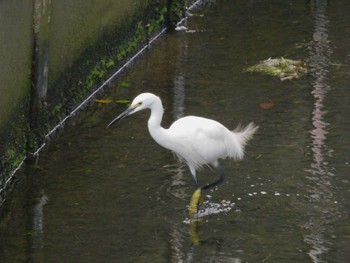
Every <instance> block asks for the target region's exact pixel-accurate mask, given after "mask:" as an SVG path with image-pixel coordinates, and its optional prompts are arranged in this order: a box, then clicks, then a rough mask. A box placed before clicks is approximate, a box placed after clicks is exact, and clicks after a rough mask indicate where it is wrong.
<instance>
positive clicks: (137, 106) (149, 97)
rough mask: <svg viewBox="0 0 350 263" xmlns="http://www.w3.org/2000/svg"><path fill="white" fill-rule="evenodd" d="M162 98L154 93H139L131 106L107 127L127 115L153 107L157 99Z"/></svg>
mask: <svg viewBox="0 0 350 263" xmlns="http://www.w3.org/2000/svg"><path fill="white" fill-rule="evenodd" d="M156 100H160V99H159V97H157V96H156V95H154V94H152V93H141V94H140V95H138V96H137V97H136V98H135V99H134V100H133V101H132V103H131V105H130V106H129V108H127V109H126V110H125V111H124V112H122V113H121V114H120V115H119V116H118V117H117V118H115V119H114V120H112V121H111V122H110V123H109V124H108V126H107V128H109V127H110V126H112V125H113V124H114V123H116V122H117V121H120V120H121V119H124V118H125V117H126V116H128V115H131V114H134V113H135V112H138V111H142V110H144V109H149V108H151V107H152V104H153V103H154V102H155V101H156Z"/></svg>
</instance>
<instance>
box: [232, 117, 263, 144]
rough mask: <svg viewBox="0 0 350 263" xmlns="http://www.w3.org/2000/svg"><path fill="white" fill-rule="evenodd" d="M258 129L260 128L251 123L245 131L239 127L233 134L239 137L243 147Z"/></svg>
mask: <svg viewBox="0 0 350 263" xmlns="http://www.w3.org/2000/svg"><path fill="white" fill-rule="evenodd" d="M258 129H259V126H256V125H255V124H254V123H253V122H251V123H249V124H248V125H247V126H246V127H245V128H243V129H242V127H241V126H240V125H239V126H238V127H237V128H236V129H235V130H234V131H233V132H234V133H235V134H236V135H237V138H238V140H239V141H240V143H241V144H242V146H245V145H246V144H247V142H248V141H249V140H250V139H251V138H252V137H253V135H254V133H256V131H257V130H258Z"/></svg>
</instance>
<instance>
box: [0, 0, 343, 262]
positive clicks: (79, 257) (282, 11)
mask: <svg viewBox="0 0 350 263" xmlns="http://www.w3.org/2000/svg"><path fill="white" fill-rule="evenodd" d="M349 7H350V3H348V2H347V1H345V0H344V1H338V2H337V4H330V3H327V1H321V0H320V1H287V2H285V1H284V2H283V3H282V2H281V1H277V0H275V1H272V0H270V1H231V0H226V1H208V2H207V3H206V4H204V5H202V6H201V8H198V9H196V10H195V11H194V12H193V15H192V16H191V17H190V19H189V20H188V21H187V23H186V24H185V26H186V27H187V28H188V30H187V31H180V32H175V33H171V34H168V35H166V36H164V38H163V39H161V40H160V41H159V42H158V43H157V44H156V45H155V46H154V47H153V48H152V49H150V50H149V51H148V52H147V53H146V54H145V55H144V57H143V58H142V59H140V60H139V61H138V62H137V63H136V64H135V66H134V67H133V69H131V70H129V71H128V72H127V73H126V74H124V76H123V77H121V78H120V79H119V80H118V81H117V82H116V84H115V86H114V87H112V88H111V89H110V90H108V91H107V92H106V93H104V94H101V95H100V97H101V99H113V100H118V99H132V98H133V97H134V96H135V95H137V94H138V93H141V92H143V91H150V92H153V93H156V94H158V95H159V96H161V98H162V100H163V104H164V108H165V116H164V120H163V125H164V126H165V127H168V126H169V125H170V124H171V123H172V122H173V121H174V120H176V119H177V118H179V117H181V116H184V115H201V116H205V117H209V118H213V119H216V120H218V121H220V122H222V123H223V124H225V125H226V126H227V127H230V128H234V127H235V126H236V125H237V124H238V123H242V124H248V123H249V122H251V121H254V122H255V123H257V124H258V125H259V126H260V130H259V133H258V134H257V135H256V136H255V138H254V139H253V140H252V141H251V142H250V144H249V145H248V147H247V156H246V158H245V160H244V161H242V162H239V163H235V162H229V161H223V162H222V164H223V165H224V166H225V169H226V173H227V175H226V181H225V182H224V183H223V184H222V185H220V186H219V187H217V188H215V189H213V190H211V191H207V192H205V193H204V199H205V200H204V204H203V205H202V206H201V211H200V219H199V220H198V221H190V220H189V219H188V212H187V207H188V203H189V199H190V197H191V194H192V192H193V190H194V184H193V182H192V178H191V176H190V173H189V171H188V169H187V167H186V166H185V165H183V164H180V163H179V162H178V161H177V160H176V159H175V158H174V157H173V155H172V154H171V153H170V152H169V151H167V150H165V149H163V148H161V147H160V146H158V145H157V144H156V143H155V142H153V140H152V139H151V138H150V136H149V134H148V131H147V125H146V122H147V118H148V115H149V113H147V112H142V113H138V114H136V115H133V116H132V117H129V118H126V119H124V120H123V121H122V122H120V123H119V124H118V125H116V126H114V127H112V128H111V129H106V125H107V124H108V123H109V121H111V120H112V119H113V118H114V117H115V116H116V115H117V114H119V113H120V112H121V111H122V110H123V109H125V107H126V106H125V105H119V104H118V105H117V106H116V104H115V103H111V104H99V103H94V104H93V105H91V107H89V109H87V110H86V111H85V112H83V113H82V114H80V115H79V116H78V117H77V118H76V119H75V120H74V121H72V122H71V123H70V124H69V125H67V127H66V129H65V130H64V132H62V133H61V134H60V135H59V136H57V137H56V138H55V139H54V140H52V141H51V143H50V145H49V146H48V147H47V148H46V149H45V151H43V152H41V154H40V158H39V160H38V163H37V164H27V165H26V167H25V168H23V169H22V172H21V174H19V176H18V177H21V178H23V179H21V180H19V182H18V183H17V187H16V189H15V192H14V194H15V197H14V198H13V200H12V201H11V203H10V204H9V205H8V210H9V212H7V213H5V214H4V215H3V219H2V221H1V224H0V236H1V241H0V261H2V262H23V261H31V262H261V261H262V262H298V261H299V262H346V261H347V260H348V258H350V252H349V250H348V248H349V247H350V224H349V213H350V201H349V200H350V198H349V197H350V187H349V169H350V167H349V162H350V160H349V157H348V156H349V147H348V146H349V143H350V137H349V129H350V118H348V116H349V113H350V106H349V104H348V101H349V98H350V97H349V95H350V90H349V84H348V83H349V81H350V75H349V72H350V71H349V69H350V53H349V50H348V42H349V36H350V35H349V29H348V25H349V22H350V21H349V20H350V18H349V16H348V12H347V11H346V10H350V9H349ZM277 56H284V57H287V58H291V59H302V60H305V61H306V63H307V64H308V65H309V67H310V71H311V73H310V74H309V75H308V76H307V77H305V78H302V79H299V80H293V81H284V82H281V81H280V80H277V79H273V78H271V77H268V76H262V75H259V74H250V73H249V74H248V73H244V69H245V68H246V67H248V66H250V65H253V64H255V63H257V62H258V61H261V60H264V59H267V58H269V57H277ZM261 103H273V107H272V108H270V109H265V110H264V109H262V108H261V107H259V105H260V104H261ZM198 177H199V180H200V182H202V183H205V182H210V181H212V180H213V179H214V178H215V174H214V172H212V171H210V170H209V169H204V170H202V171H201V172H199V175H198Z"/></svg>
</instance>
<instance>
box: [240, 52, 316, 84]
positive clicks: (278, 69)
mask: <svg viewBox="0 0 350 263" xmlns="http://www.w3.org/2000/svg"><path fill="white" fill-rule="evenodd" d="M308 71H309V70H308V67H307V65H306V63H305V62H304V61H301V60H291V59H285V58H283V57H281V58H269V59H266V60H263V61H261V62H259V63H258V64H255V65H254V66H251V67H249V68H247V69H246V70H245V72H259V73H263V74H266V75H270V76H273V77H275V78H279V79H280V80H282V81H284V80H291V79H298V78H300V77H302V76H304V75H305V74H307V73H308Z"/></svg>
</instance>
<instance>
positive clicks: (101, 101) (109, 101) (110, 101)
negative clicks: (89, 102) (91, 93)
mask: <svg viewBox="0 0 350 263" xmlns="http://www.w3.org/2000/svg"><path fill="white" fill-rule="evenodd" d="M95 102H97V103H104V104H107V103H112V102H113V100H108V99H107V100H95Z"/></svg>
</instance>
